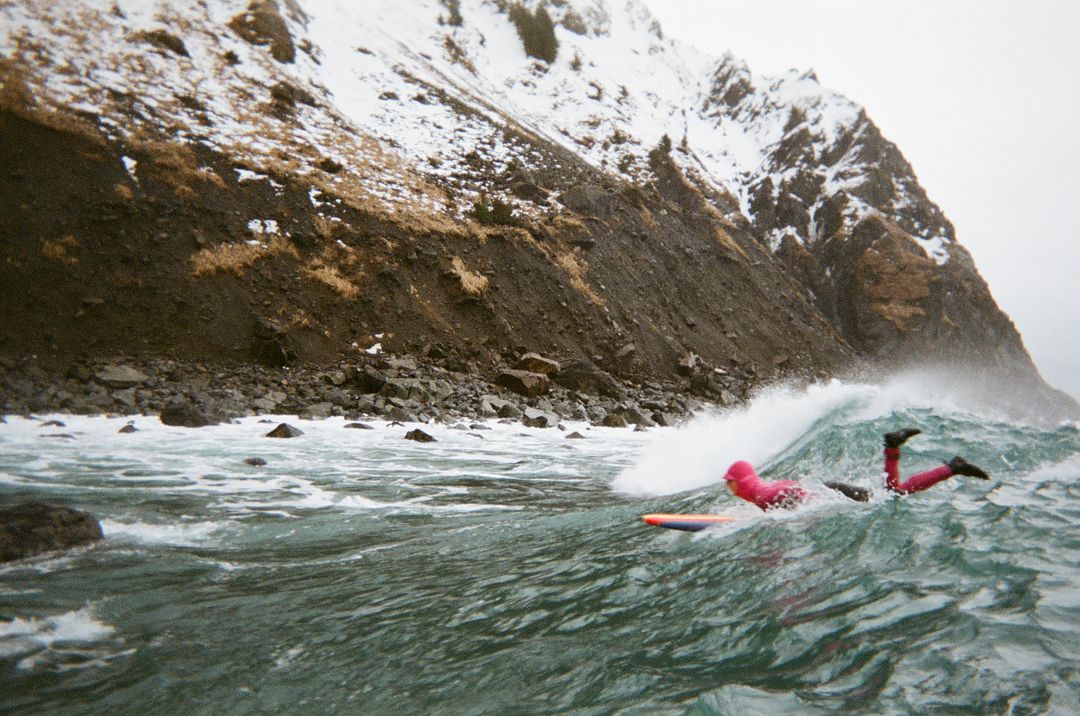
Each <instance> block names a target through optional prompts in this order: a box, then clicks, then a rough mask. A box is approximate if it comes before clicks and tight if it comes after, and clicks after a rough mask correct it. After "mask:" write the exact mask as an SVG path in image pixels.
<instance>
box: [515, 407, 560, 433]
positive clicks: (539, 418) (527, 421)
mask: <svg viewBox="0 0 1080 716" xmlns="http://www.w3.org/2000/svg"><path fill="white" fill-rule="evenodd" d="M521 422H522V424H523V425H525V426H526V427H529V428H553V427H555V426H556V425H557V424H558V423H559V416H558V415H555V414H554V413H548V412H546V411H543V410H539V409H537V408H525V412H524V413H522V416H521Z"/></svg>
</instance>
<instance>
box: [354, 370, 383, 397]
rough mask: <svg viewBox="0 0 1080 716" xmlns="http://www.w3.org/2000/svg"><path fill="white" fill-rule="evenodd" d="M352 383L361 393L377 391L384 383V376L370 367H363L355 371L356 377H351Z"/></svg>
mask: <svg viewBox="0 0 1080 716" xmlns="http://www.w3.org/2000/svg"><path fill="white" fill-rule="evenodd" d="M353 384H354V385H355V386H356V389H357V390H358V391H360V392H361V393H365V394H371V393H378V392H379V391H380V390H382V388H383V386H384V385H386V378H385V377H384V376H383V375H382V374H380V373H379V372H377V371H375V370H372V369H371V368H364V369H363V370H362V371H360V372H359V373H357V375H356V377H355V378H354V379H353Z"/></svg>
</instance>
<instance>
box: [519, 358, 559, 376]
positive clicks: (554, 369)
mask: <svg viewBox="0 0 1080 716" xmlns="http://www.w3.org/2000/svg"><path fill="white" fill-rule="evenodd" d="M514 368H516V369H517V370H527V371H529V372H531V373H542V374H543V375H554V374H556V373H558V372H559V369H560V366H559V362H558V361H555V360H551V359H550V358H545V357H543V356H542V355H540V354H539V353H526V354H525V355H523V356H521V358H520V359H519V360H518V362H517V364H516V365H515V366H514Z"/></svg>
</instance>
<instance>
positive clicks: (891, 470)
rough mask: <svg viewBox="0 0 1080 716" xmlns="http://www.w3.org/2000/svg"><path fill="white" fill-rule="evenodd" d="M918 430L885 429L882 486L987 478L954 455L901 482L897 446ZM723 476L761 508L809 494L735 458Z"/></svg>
mask: <svg viewBox="0 0 1080 716" xmlns="http://www.w3.org/2000/svg"><path fill="white" fill-rule="evenodd" d="M920 432H922V431H921V430H918V429H916V428H903V429H901V430H897V431H895V432H891V433H885V488H886V489H887V490H889V492H894V493H897V494H901V495H907V494H910V493H912V492H919V491H921V490H925V489H927V488H929V487H931V486H933V485H936V484H937V483H939V482H941V481H942V480H947V479H948V478H950V477H952V476H954V475H965V476H967V477H977V478H979V479H981V480H988V479H990V476H989V475H987V474H986V473H985V472H984V471H983V470H982V469H980V468H978V467H976V466H975V465H972V464H971V463H969V462H967V461H966V460H964V458H962V457H960V456H957V457H954V458H953V459H952V460H949V461H948V462H946V463H945V464H943V465H942V466H941V467H936V468H934V469H933V470H928V471H926V472H920V473H919V474H917V475H912V476H911V477H909V478H908V479H906V480H904V481H903V482H901V481H900V446H901V445H903V444H904V443H905V442H907V440H908V438H910V437H912V436H914V435H918V434H919V433H920ZM724 479H725V480H727V484H728V489H730V490H731V494H733V495H735V496H736V497H739V498H742V499H744V500H746V501H747V502H753V503H754V504H755V505H757V506H758V507H760V508H761V509H763V510H769V509H772V508H774V507H783V508H791V507H794V506H796V505H798V504H799V503H800V502H803V501H804V500H806V499H807V498H808V497H809V496H810V493H809V492H807V491H806V490H805V489H803V488H802V487H801V486H800V485H799V483H797V482H794V481H792V480H762V479H761V478H760V477H758V474H757V472H755V471H754V468H753V466H752V465H751V464H750V463H748V462H746V461H745V460H739V461H738V462H736V463H735V464H733V465H732V466H731V467H730V468H728V471H727V474H726V475H724ZM825 485H826V486H827V487H830V488H832V489H834V490H836V491H838V492H840V493H842V494H843V495H845V496H846V497H849V498H851V499H852V500H856V501H858V502H866V501H867V500H869V499H870V491H869V490H864V489H862V488H861V487H855V486H854V485H848V484H846V483H843V482H826V483H825Z"/></svg>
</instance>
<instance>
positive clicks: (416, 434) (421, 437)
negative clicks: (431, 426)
mask: <svg viewBox="0 0 1080 716" xmlns="http://www.w3.org/2000/svg"><path fill="white" fill-rule="evenodd" d="M405 439H406V440H415V441H416V442H418V443H433V442H438V441H437V440H436V439H435V438H433V437H432V436H430V435H428V434H427V433H425V432H424V431H423V430H421V429H420V428H416V429H415V430H410V431H409V432H407V433H405Z"/></svg>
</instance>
